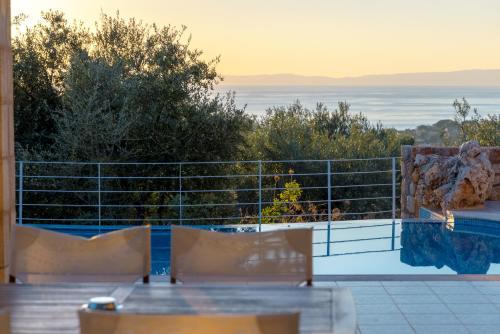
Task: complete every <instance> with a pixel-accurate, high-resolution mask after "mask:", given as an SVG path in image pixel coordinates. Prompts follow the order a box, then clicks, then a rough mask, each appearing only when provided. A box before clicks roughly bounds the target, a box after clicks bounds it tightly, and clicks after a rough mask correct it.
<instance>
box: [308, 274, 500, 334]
mask: <svg viewBox="0 0 500 334" xmlns="http://www.w3.org/2000/svg"><path fill="white" fill-rule="evenodd" d="M314 284H315V285H316V286H339V287H349V288H351V290H352V293H353V295H354V299H355V300H356V307H357V312H358V314H357V320H358V324H359V329H360V330H361V333H362V334H378V333H381V334H392V333H395V334H406V333H424V334H434V333H436V334H447V333H452V334H462V333H469V334H471V333H472V334H475V333H478V334H495V333H500V281H336V282H335V281H331V282H317V281H316V282H315V283H314Z"/></svg>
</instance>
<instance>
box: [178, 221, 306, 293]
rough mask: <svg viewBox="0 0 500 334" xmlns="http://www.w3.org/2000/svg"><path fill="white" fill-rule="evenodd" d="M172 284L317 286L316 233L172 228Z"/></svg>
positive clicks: (289, 230) (288, 230)
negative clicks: (314, 262)
mask: <svg viewBox="0 0 500 334" xmlns="http://www.w3.org/2000/svg"><path fill="white" fill-rule="evenodd" d="M170 254H171V255H170V276H171V281H172V283H175V282H176V280H179V281H181V282H184V283H190V282H197V283H200V282H205V283H206V282H211V283H221V282H228V283H229V282H234V283H243V282H246V283H255V282H267V283H270V282H275V283H281V284H284V283H288V284H296V285H298V284H300V283H303V282H307V284H308V285H311V282H312V229H311V228H307V229H283V230H276V231H270V232H258V233H222V232H212V231H205V230H202V229H194V228H186V227H172V242H171V251H170Z"/></svg>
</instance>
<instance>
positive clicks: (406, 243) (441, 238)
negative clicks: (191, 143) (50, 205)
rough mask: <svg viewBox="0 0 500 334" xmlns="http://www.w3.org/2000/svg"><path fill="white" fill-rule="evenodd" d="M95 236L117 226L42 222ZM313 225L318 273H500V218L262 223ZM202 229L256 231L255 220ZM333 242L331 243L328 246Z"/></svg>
mask: <svg viewBox="0 0 500 334" xmlns="http://www.w3.org/2000/svg"><path fill="white" fill-rule="evenodd" d="M38 226H39V227H43V228H47V229H50V230H53V231H57V232H63V233H69V234H73V235H79V236H83V237H91V236H94V235H97V234H99V233H105V232H109V231H112V230H116V229H118V228H120V227H117V226H103V227H98V226H84V225H38ZM295 227H313V228H314V234H313V242H314V245H313V251H314V252H313V253H314V274H315V275H370V274H381V275H392V274H396V275H405V274H411V275H418V274H500V222H495V221H492V222H489V223H488V224H484V223H483V224H481V226H475V225H472V226H468V225H463V226H460V225H458V226H457V223H456V222H455V224H454V225H449V224H446V223H443V222H437V221H401V220H397V221H396V222H394V223H393V222H392V221H390V220H363V221H351V222H347V221H345V222H333V223H332V224H331V230H330V243H328V239H327V238H328V234H327V232H328V228H327V227H328V224H327V223H308V224H290V225H287V224H273V225H263V226H262V230H263V231H266V230H274V229H282V228H295ZM200 228H205V229H211V230H221V231H224V232H238V233H244V232H255V231H257V229H258V227H257V226H255V225H238V226H225V227H223V228H221V227H218V228H216V227H208V226H203V227H200ZM328 245H329V248H328ZM151 253H152V254H151V255H152V274H153V275H166V274H168V272H169V258H170V228H169V227H167V226H154V227H153V228H152V233H151Z"/></svg>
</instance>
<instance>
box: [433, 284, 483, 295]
mask: <svg viewBox="0 0 500 334" xmlns="http://www.w3.org/2000/svg"><path fill="white" fill-rule="evenodd" d="M431 289H432V291H434V293H436V294H438V295H477V294H481V292H480V291H479V290H477V289H476V288H475V287H473V286H439V287H435V286H434V287H431Z"/></svg>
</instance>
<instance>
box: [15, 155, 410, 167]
mask: <svg viewBox="0 0 500 334" xmlns="http://www.w3.org/2000/svg"><path fill="white" fill-rule="evenodd" d="M394 158H396V159H399V158H401V157H400V156H397V157H373V158H352V159H303V160H294V159H290V160H227V161H225V160H222V161H178V162H139V161H136V162H113V161H41V160H32V161H30V160H22V162H23V163H25V164H53V165H57V164H59V165H99V164H101V165H152V166H154V165H172V166H175V165H197V164H256V163H259V161H260V162H261V163H303V162H328V161H331V162H349V161H370V160H391V159H394ZM19 162H21V160H18V161H16V163H19Z"/></svg>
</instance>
